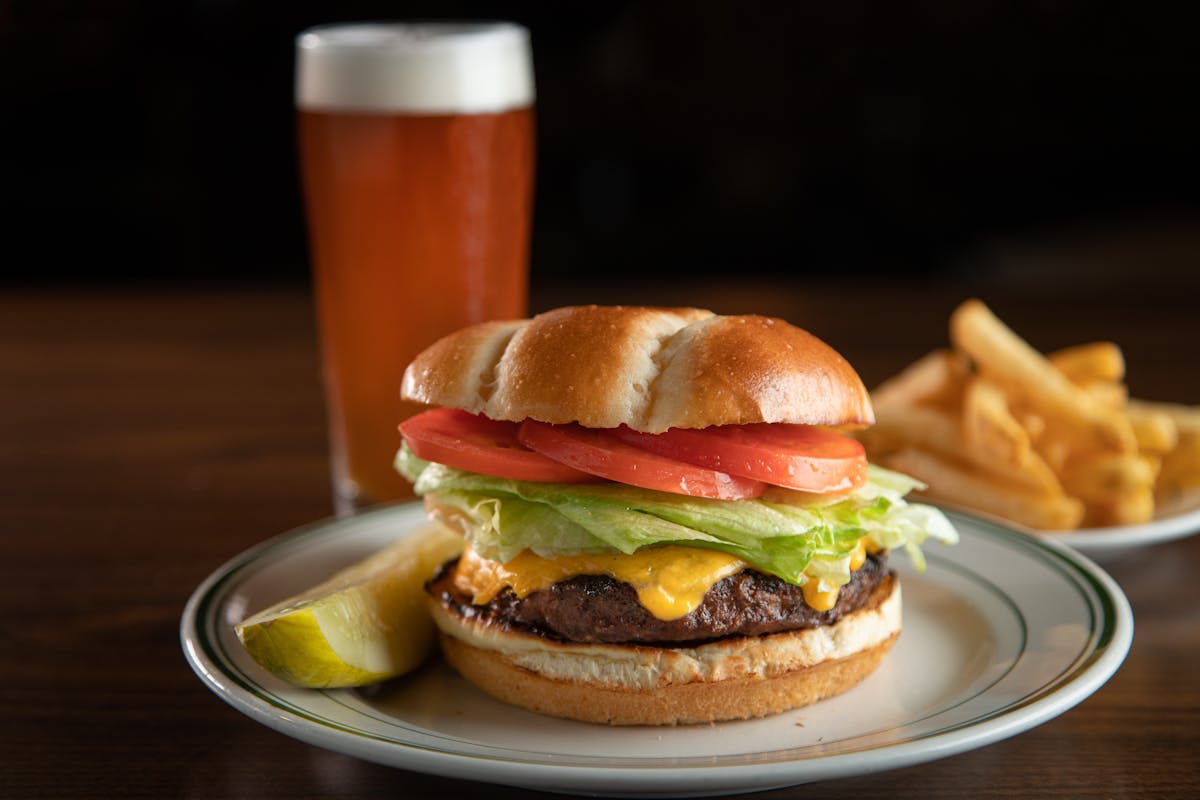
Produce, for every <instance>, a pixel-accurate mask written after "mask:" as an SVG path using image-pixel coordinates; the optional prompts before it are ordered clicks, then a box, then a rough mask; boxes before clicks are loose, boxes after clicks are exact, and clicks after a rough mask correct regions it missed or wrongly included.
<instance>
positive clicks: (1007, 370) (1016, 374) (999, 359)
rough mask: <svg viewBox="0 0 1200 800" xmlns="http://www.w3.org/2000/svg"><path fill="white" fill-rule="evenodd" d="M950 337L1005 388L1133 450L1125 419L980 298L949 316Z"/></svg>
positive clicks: (1061, 418)
mask: <svg viewBox="0 0 1200 800" xmlns="http://www.w3.org/2000/svg"><path fill="white" fill-rule="evenodd" d="M950 340H951V341H952V342H953V343H954V345H955V346H956V347H958V348H960V349H962V350H963V351H965V352H966V353H967V354H968V355H969V356H970V357H971V358H972V359H974V361H975V362H976V363H977V364H978V365H979V367H980V368H981V370H983V371H985V372H986V373H991V374H993V375H994V376H995V377H996V379H997V380H999V381H1000V382H1001V383H1002V384H1004V385H1005V388H1006V389H1007V390H1009V391H1012V392H1015V393H1017V394H1020V395H1022V396H1024V397H1025V398H1026V399H1027V400H1028V401H1029V403H1030V405H1032V406H1034V407H1036V408H1038V409H1039V410H1041V411H1043V412H1045V413H1046V414H1047V415H1048V416H1053V417H1055V418H1056V419H1058V420H1059V421H1061V422H1062V423H1064V424H1067V425H1071V426H1074V427H1077V428H1079V429H1081V430H1082V431H1083V432H1084V433H1085V434H1087V435H1095V436H1097V437H1099V438H1100V439H1102V440H1103V441H1104V442H1105V443H1106V444H1107V445H1108V446H1109V447H1111V448H1112V449H1114V450H1116V451H1118V452H1123V453H1128V452H1133V450H1134V448H1135V442H1134V438H1133V431H1132V429H1131V427H1130V426H1129V423H1128V420H1126V419H1124V418H1123V417H1121V416H1120V415H1118V414H1116V413H1113V412H1112V411H1111V410H1110V409H1106V408H1104V407H1103V406H1101V405H1099V404H1098V403H1097V402H1096V401H1095V400H1094V399H1093V398H1091V397H1090V396H1089V395H1088V394H1087V393H1086V392H1084V391H1083V390H1081V389H1080V388H1079V387H1078V386H1076V385H1075V384H1073V383H1071V381H1070V379H1068V378H1067V377H1066V376H1065V375H1063V373H1061V372H1059V371H1058V370H1057V369H1056V368H1055V367H1054V366H1053V365H1052V364H1051V363H1050V362H1049V361H1048V360H1046V358H1045V357H1044V356H1042V354H1041V353H1039V352H1037V351H1036V350H1034V349H1033V348H1032V347H1031V346H1030V345H1029V344H1028V343H1027V342H1026V341H1025V340H1023V339H1021V338H1020V337H1019V336H1017V335H1016V334H1015V333H1013V332H1012V331H1011V330H1009V328H1008V327H1007V326H1006V325H1005V324H1004V323H1003V322H1001V321H1000V320H999V319H997V318H996V316H995V315H994V314H992V312H991V311H989V310H988V308H987V307H986V306H985V305H984V304H983V303H981V302H980V301H978V300H968V301H966V302H965V303H963V304H962V305H960V306H959V307H958V308H957V309H955V311H954V313H953V314H952V315H951V316H950Z"/></svg>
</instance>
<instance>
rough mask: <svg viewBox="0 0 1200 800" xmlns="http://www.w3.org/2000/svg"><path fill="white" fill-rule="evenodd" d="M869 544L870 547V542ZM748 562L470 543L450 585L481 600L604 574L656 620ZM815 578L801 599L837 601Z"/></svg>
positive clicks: (858, 552) (681, 612) (818, 604)
mask: <svg viewBox="0 0 1200 800" xmlns="http://www.w3.org/2000/svg"><path fill="white" fill-rule="evenodd" d="M872 549H874V548H872ZM866 558H867V545H866V540H865V539H860V540H859V542H858V547H856V548H855V550H854V552H853V553H852V554H851V556H850V569H851V571H853V570H856V569H858V568H859V567H861V566H862V565H863V562H865V561H866ZM748 566H749V565H748V564H747V563H746V562H745V561H743V560H741V559H740V558H738V557H736V556H732V555H729V554H728V553H722V552H720V551H718V550H705V549H702V548H698V547H677V546H673V545H668V546H665V547H647V548H645V549H642V550H638V551H637V552H635V553H632V554H630V555H622V554H611V555H610V554H600V555H583V556H562V557H559V558H542V557H541V556H538V555H534V554H533V553H531V552H529V551H528V550H526V551H524V552H523V553H521V554H520V555H518V556H517V557H516V558H513V559H512V560H510V561H509V562H508V563H506V564H501V563H500V562H498V561H491V560H489V559H486V558H482V557H480V556H479V555H478V554H477V553H476V552H475V551H474V550H472V549H471V548H470V547H469V546H468V547H467V548H465V549H464V550H463V554H462V557H461V558H460V559H459V562H458V569H457V570H456V571H455V576H454V585H455V586H456V587H457V588H458V589H459V591H461V592H464V593H466V594H469V595H471V598H472V602H473V603H475V604H476V605H484V604H486V603H488V602H490V601H491V600H492V599H493V598H494V597H495V596H496V595H497V594H499V593H500V592H501V591H503V590H504V589H505V588H506V587H507V588H510V589H512V591H513V593H514V594H515V595H516V596H517V597H527V596H529V595H530V594H531V593H533V592H536V591H541V590H544V589H549V588H550V587H551V586H553V585H554V584H556V583H558V582H559V581H565V580H568V579H570V578H573V577H575V576H577V575H607V576H609V577H611V578H613V579H614V580H618V581H621V582H622V583H628V584H629V585H630V586H632V587H633V588H634V591H636V592H637V596H638V602H640V603H641V604H642V606H644V607H645V609H646V610H647V611H649V612H650V613H651V614H653V615H654V616H655V617H657V618H658V619H661V620H672V619H678V618H680V617H683V616H686V615H687V614H690V613H691V612H692V611H695V610H696V609H697V608H698V607H699V606H700V603H701V602H702V601H703V600H704V595H705V594H706V593H707V592H708V590H709V589H711V588H712V586H713V584H714V583H716V582H718V581H720V580H722V579H723V578H727V577H729V576H730V575H736V574H737V573H739V572H741V571H742V570H744V569H746V568H747V567H748ZM820 583H821V582H820V581H819V580H817V579H816V578H809V580H808V582H807V583H805V584H804V586H803V587H802V588H801V591H802V593H803V595H804V602H806V603H807V604H808V605H810V606H812V607H813V608H814V609H816V610H817V611H828V610H829V609H831V608H833V606H834V605H835V604H836V603H837V598H838V590H837V589H836V588H834V589H829V590H826V591H821V590H820Z"/></svg>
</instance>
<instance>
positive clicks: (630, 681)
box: [434, 576, 900, 725]
mask: <svg viewBox="0 0 1200 800" xmlns="http://www.w3.org/2000/svg"><path fill="white" fill-rule="evenodd" d="M877 593H878V594H879V595H880V597H881V600H880V601H879V602H877V603H875V604H873V605H871V606H868V607H866V608H863V609H861V610H860V611H857V612H855V613H853V614H849V615H847V616H846V617H844V618H843V619H842V620H841V621H839V622H838V623H836V624H834V625H829V626H825V627H821V628H810V629H804V630H798V631H790V632H787V633H777V634H771V635H769V636H757V637H735V638H731V639H722V640H719V641H715V642H710V643H708V644H702V645H699V646H696V647H678V648H675V647H672V648H657V647H646V646H637V645H611V644H600V645H590V644H571V643H559V642H554V641H550V640H548V639H544V638H541V637H538V636H533V635H529V634H525V633H518V632H514V631H513V630H512V629H509V628H504V627H502V626H498V625H495V624H487V623H480V622H478V621H468V620H465V619H463V618H462V617H461V616H459V615H458V614H455V613H453V612H452V611H448V610H447V609H446V608H444V607H443V606H442V605H441V604H440V603H434V616H435V619H436V621H437V623H438V627H439V628H440V630H441V635H440V639H441V645H442V652H443V654H444V655H445V658H446V660H447V661H448V662H449V663H450V664H451V666H453V667H454V668H455V669H456V670H457V671H458V672H459V674H461V675H462V676H463V677H464V678H466V679H467V680H469V681H470V682H472V683H474V684H475V685H476V686H478V687H479V688H480V689H482V690H483V691H484V692H486V693H488V694H490V695H492V696H493V697H495V698H496V699H498V700H501V701H503V702H505V703H509V704H511V705H515V706H520V707H522V708H526V709H529V710H531V711H536V712H538V713H541V714H548V715H550V716H555V717H566V718H568V719H577V720H582V721H585V722H599V723H606V724H609V725H681V724H691V723H703V722H716V721H719V720H729V719H746V718H753V717H763V716H767V715H770V714H778V713H780V712H783V711H787V710H789V709H793V708H799V707H801V706H805V705H809V704H810V703H815V702H816V701H818V700H822V699H824V698H827V697H832V696H834V695H837V694H840V693H842V692H845V691H846V690H848V689H850V688H851V687H853V686H854V685H856V684H857V683H859V682H860V681H862V680H863V679H864V678H865V677H866V676H867V675H869V674H870V673H871V672H872V671H874V670H875V668H876V667H878V666H879V663H880V662H881V661H882V660H883V657H884V655H885V654H886V653H887V651H888V650H889V649H891V646H892V644H893V643H894V642H895V640H896V637H897V636H899V633H900V583H899V580H897V579H896V578H895V577H894V576H889V578H888V579H887V580H886V581H884V582H883V583H882V584H880V586H879V588H878V589H877Z"/></svg>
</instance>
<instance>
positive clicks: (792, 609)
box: [426, 553, 895, 644]
mask: <svg viewBox="0 0 1200 800" xmlns="http://www.w3.org/2000/svg"><path fill="white" fill-rule="evenodd" d="M455 564H457V561H451V562H449V563H447V564H445V565H444V566H443V567H442V569H441V570H440V571H439V572H438V573H437V574H436V575H435V576H434V577H433V579H432V580H430V582H429V584H428V585H427V587H426V588H427V591H428V592H429V593H430V594H431V595H433V597H435V598H437V599H438V600H439V601H440V602H441V603H442V605H443V606H445V607H446V608H447V609H448V610H450V611H452V612H454V613H457V614H458V615H459V616H461V617H463V618H464V619H467V620H472V619H482V620H485V621H487V622H489V623H491V624H499V625H503V626H506V627H508V628H510V629H513V630H518V631H524V632H528V633H533V634H537V635H540V636H545V637H548V638H551V639H557V640H560V641H568V642H608V643H617V642H638V643H645V644H654V643H668V642H670V643H682V642H699V641H705V640H709V639H717V638H720V637H723V636H733V635H738V636H758V635H761V634H767V633H779V632H782V631H792V630H798V629H801V628H816V627H821V626H824V625H832V624H833V623H835V622H837V621H838V620H840V619H841V618H842V617H843V616H845V615H846V614H849V613H851V612H853V611H857V610H859V609H862V608H869V607H872V606H873V605H877V604H878V603H879V602H881V601H882V599H883V598H885V597H886V596H887V593H888V592H889V591H890V588H891V583H892V581H893V580H894V579H895V574H894V573H892V572H890V571H888V569H887V554H886V553H877V554H873V555H870V556H868V557H867V560H866V561H865V562H864V563H863V565H862V567H861V568H859V569H857V570H855V571H854V572H853V573H852V574H851V578H850V583H848V584H846V585H845V586H843V587H842V589H841V591H840V592H839V593H838V600H837V603H836V604H835V605H834V607H833V608H831V609H829V610H828V611H817V610H816V609H814V608H812V607H811V606H810V605H808V603H806V602H804V595H803V593H802V590H801V588H800V587H799V586H795V585H793V584H790V583H788V582H786V581H784V580H782V579H780V578H777V577H775V576H773V575H764V574H763V573H761V572H756V571H754V570H749V569H748V570H744V571H742V572H739V573H738V574H736V575H731V576H729V577H727V578H725V579H723V580H721V581H719V582H717V583H715V584H713V586H712V588H711V589H709V590H708V593H707V594H706V595H705V596H704V600H703V602H701V604H700V606H699V607H697V608H696V609H695V610H694V611H692V612H691V613H690V614H687V615H686V616H683V617H680V618H678V619H673V620H661V619H659V618H657V617H655V616H654V615H652V614H651V613H650V612H649V611H647V610H646V609H645V608H644V607H643V606H642V604H641V603H639V602H638V599H637V592H636V591H635V590H634V588H633V587H632V586H630V585H629V584H627V583H621V582H620V581H617V580H615V579H613V578H610V577H608V576H607V575H580V576H577V577H574V578H570V579H568V580H565V581H561V582H559V583H556V584H554V585H553V586H551V587H550V588H549V589H545V590H542V591H536V592H531V593H530V594H529V595H528V596H527V597H525V598H523V599H522V598H518V597H517V596H516V594H514V593H513V591H512V590H511V589H505V590H504V591H502V592H501V593H500V594H498V595H496V597H495V598H493V599H492V601H491V602H489V603H488V604H487V605H482V606H476V605H472V603H471V597H470V596H469V595H467V594H464V593H462V592H460V591H459V590H458V589H457V588H456V587H455V585H454V580H453V577H454V569H453V568H454V566H455Z"/></svg>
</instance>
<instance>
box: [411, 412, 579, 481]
mask: <svg viewBox="0 0 1200 800" xmlns="http://www.w3.org/2000/svg"><path fill="white" fill-rule="evenodd" d="M518 428H519V423H516V422H503V421H500V420H494V419H488V418H487V417H480V416H476V415H474V414H469V413H467V412H466V411H462V410H460V409H457V408H435V409H433V410H432V411H425V412H422V413H420V414H417V415H416V416H415V417H411V418H409V419H407V420H405V421H404V422H402V423H400V435H401V437H402V438H403V439H404V441H405V443H406V444H407V445H408V446H409V449H411V450H412V451H413V453H415V454H416V455H417V457H418V458H423V459H425V460H426V461H436V462H437V463H439V464H445V465H446V466H448V467H455V468H457V469H465V470H467V471H469V472H478V473H481V474H483V475H492V476H494V477H497V478H512V479H513V480H518V481H539V482H542V483H579V482H581V481H591V480H595V478H594V477H593V476H592V475H590V474H588V473H586V472H581V471H579V470H576V469H572V468H571V467H569V466H567V465H565V464H562V463H560V462H558V461H555V460H554V459H551V458H547V457H546V456H544V455H542V454H541V453H535V452H533V451H532V450H529V449H527V448H525V447H523V446H522V445H521V443H520V442H519V441H517V429H518Z"/></svg>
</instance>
